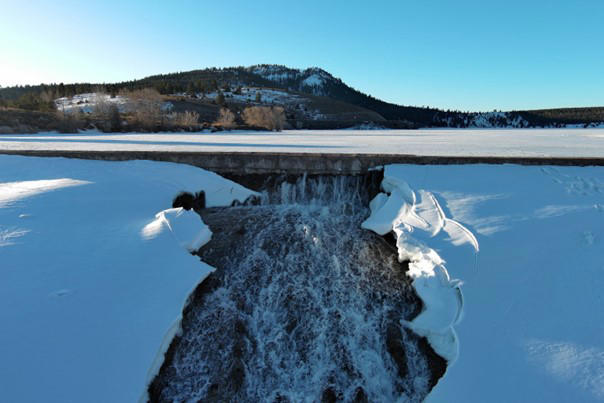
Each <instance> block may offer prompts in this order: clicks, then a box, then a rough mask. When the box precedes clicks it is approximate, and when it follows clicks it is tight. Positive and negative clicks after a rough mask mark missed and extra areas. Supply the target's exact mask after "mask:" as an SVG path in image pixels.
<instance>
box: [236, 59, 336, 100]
mask: <svg viewBox="0 0 604 403" xmlns="http://www.w3.org/2000/svg"><path fill="white" fill-rule="evenodd" d="M248 71H250V72H252V73H254V74H257V75H259V76H261V77H262V78H265V79H267V80H270V81H273V82H275V83H279V84H281V85H285V86H286V87H287V88H288V89H289V90H292V91H303V92H308V93H311V94H314V95H327V91H326V89H325V85H326V84H327V83H328V82H336V81H337V80H336V79H335V78H334V77H333V76H332V75H331V74H329V73H328V72H326V71H325V70H323V69H320V68H318V67H311V68H308V69H304V70H299V69H290V68H287V67H285V66H279V65H257V66H251V67H249V68H248Z"/></svg>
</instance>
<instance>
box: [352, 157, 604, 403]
mask: <svg viewBox="0 0 604 403" xmlns="http://www.w3.org/2000/svg"><path fill="white" fill-rule="evenodd" d="M383 187H384V191H385V192H386V193H387V194H386V193H384V194H381V195H379V196H378V197H377V198H376V200H375V201H373V202H372V216H371V217H370V219H369V220H367V221H366V222H365V224H364V226H365V227H367V228H369V229H372V230H374V231H376V232H378V233H383V232H386V231H388V230H394V232H395V233H396V235H397V238H398V242H397V245H398V248H399V255H400V256H401V257H402V258H406V259H410V260H411V264H410V268H411V271H410V275H411V276H412V277H413V278H414V279H415V280H414V286H415V287H416V289H417V290H418V293H419V295H420V297H421V298H422V299H423V300H424V302H425V307H426V310H425V311H424V312H422V314H420V316H418V318H416V319H415V320H414V321H413V322H412V323H410V324H406V325H408V326H410V327H411V328H413V329H415V330H416V331H417V330H418V329H419V331H420V333H422V334H426V335H427V336H428V339H429V341H430V342H431V343H432V345H433V346H434V347H435V349H436V350H437V351H439V352H441V354H443V355H444V356H445V357H446V358H448V359H450V360H453V359H455V357H457V359H456V360H455V362H454V363H453V365H452V366H450V367H449V369H448V370H447V373H446V375H445V377H444V379H442V380H441V381H440V382H439V384H438V385H437V386H436V388H435V389H434V390H433V391H432V393H431V395H430V396H429V399H428V400H430V401H434V402H485V401H488V402H538V401H540V402H579V401H581V402H587V401H604V310H603V309H602V306H603V299H604V293H603V291H602V290H604V263H603V257H604V256H603V255H604V252H603V251H604V168H603V167H585V168H580V167H523V166H516V165H499V166H497V165H463V166H462V165H457V166H414V165H391V166H387V167H386V170H385V179H384V183H383ZM447 220H456V221H457V222H460V223H462V224H463V225H464V226H465V227H467V229H468V231H464V230H462V228H463V227H460V226H457V225H454V226H453V227H451V229H452V231H447ZM441 229H442V230H443V231H440V230H441ZM472 234H475V235H476V238H475V239H474V238H473V236H472ZM478 244H480V252H478V253H476V252H475V251H476V250H477V249H478ZM440 259H444V260H445V261H446V267H447V269H445V268H444V265H442V264H441V262H440ZM447 270H448V272H447ZM455 279H459V281H456V280H455ZM460 282H461V283H462V285H461V287H460ZM459 289H461V292H462V293H463V298H461V295H462V294H461V293H458V292H457V291H458V290H459ZM460 307H461V308H462V311H460V310H459V308H460ZM461 314H463V319H462V320H461V321H459V319H460V317H461ZM452 325H455V326H454V327H455V330H453V327H452ZM456 353H458V355H457V354H456ZM447 354H450V355H447Z"/></svg>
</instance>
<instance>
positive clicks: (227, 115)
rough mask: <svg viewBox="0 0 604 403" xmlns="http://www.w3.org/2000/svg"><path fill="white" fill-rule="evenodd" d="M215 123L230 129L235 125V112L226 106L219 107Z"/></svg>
mask: <svg viewBox="0 0 604 403" xmlns="http://www.w3.org/2000/svg"><path fill="white" fill-rule="evenodd" d="M216 125H218V126H221V127H223V128H225V129H232V128H233V127H235V114H234V113H233V112H231V111H230V110H229V109H227V108H221V109H220V114H219V115H218V119H217V120H216Z"/></svg>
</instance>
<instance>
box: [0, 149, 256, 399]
mask: <svg viewBox="0 0 604 403" xmlns="http://www.w3.org/2000/svg"><path fill="white" fill-rule="evenodd" d="M202 189H203V190H205V192H206V195H207V203H208V205H210V206H212V205H214V206H217V205H229V204H230V203H231V202H232V201H233V200H234V199H238V200H244V199H246V198H247V197H248V196H249V195H250V194H251V192H250V191H249V190H247V189H245V188H243V187H241V186H239V185H237V184H235V183H233V182H231V181H228V180H226V179H223V178H221V177H219V176H218V175H216V174H214V173H211V172H207V171H204V170H201V169H198V168H194V167H190V166H187V165H178V164H171V163H158V162H149V161H129V162H101V161H84V160H69V159H63V158H31V157H18V156H0V323H2V331H0V357H2V358H1V360H2V365H0V391H1V392H0V393H1V394H2V397H1V398H0V400H2V401H6V402H42V401H49V402H135V401H137V400H138V399H139V398H141V396H144V393H145V392H146V385H147V382H148V380H149V379H150V377H151V376H153V375H154V373H155V371H157V370H158V369H159V365H160V364H161V360H162V359H163V354H162V352H163V350H164V349H165V348H167V346H168V344H169V341H170V340H171V338H172V336H173V335H174V332H175V331H177V330H178V327H179V323H180V322H179V317H180V314H181V312H182V308H183V306H184V303H185V301H186V299H187V297H188V295H189V294H190V292H191V291H192V290H193V289H194V287H195V286H196V284H197V283H198V282H199V281H200V280H202V279H203V278H205V276H207V275H208V273H210V271H211V270H212V268H211V267H210V266H208V265H205V264H203V263H201V262H200V261H199V259H198V258H197V257H195V256H192V255H190V254H189V253H188V251H187V249H190V248H196V247H198V246H200V245H201V244H203V243H204V242H207V241H208V240H209V237H210V235H211V234H210V232H209V229H208V228H207V227H206V226H205V225H204V224H203V222H202V221H201V220H200V218H199V216H198V215H197V214H195V213H193V212H189V211H184V210H182V209H170V207H171V203H172V199H173V197H174V196H175V195H176V194H177V193H178V192H179V191H182V190H188V191H199V190H202ZM166 209H167V210H166Z"/></svg>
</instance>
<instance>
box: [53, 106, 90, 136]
mask: <svg viewBox="0 0 604 403" xmlns="http://www.w3.org/2000/svg"><path fill="white" fill-rule="evenodd" d="M57 118H58V119H57V121H58V122H57V129H58V131H59V132H60V133H77V132H78V129H82V128H84V126H85V121H84V119H83V116H82V112H80V110H79V109H78V108H74V109H73V111H71V112H70V113H65V112H64V111H57Z"/></svg>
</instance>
